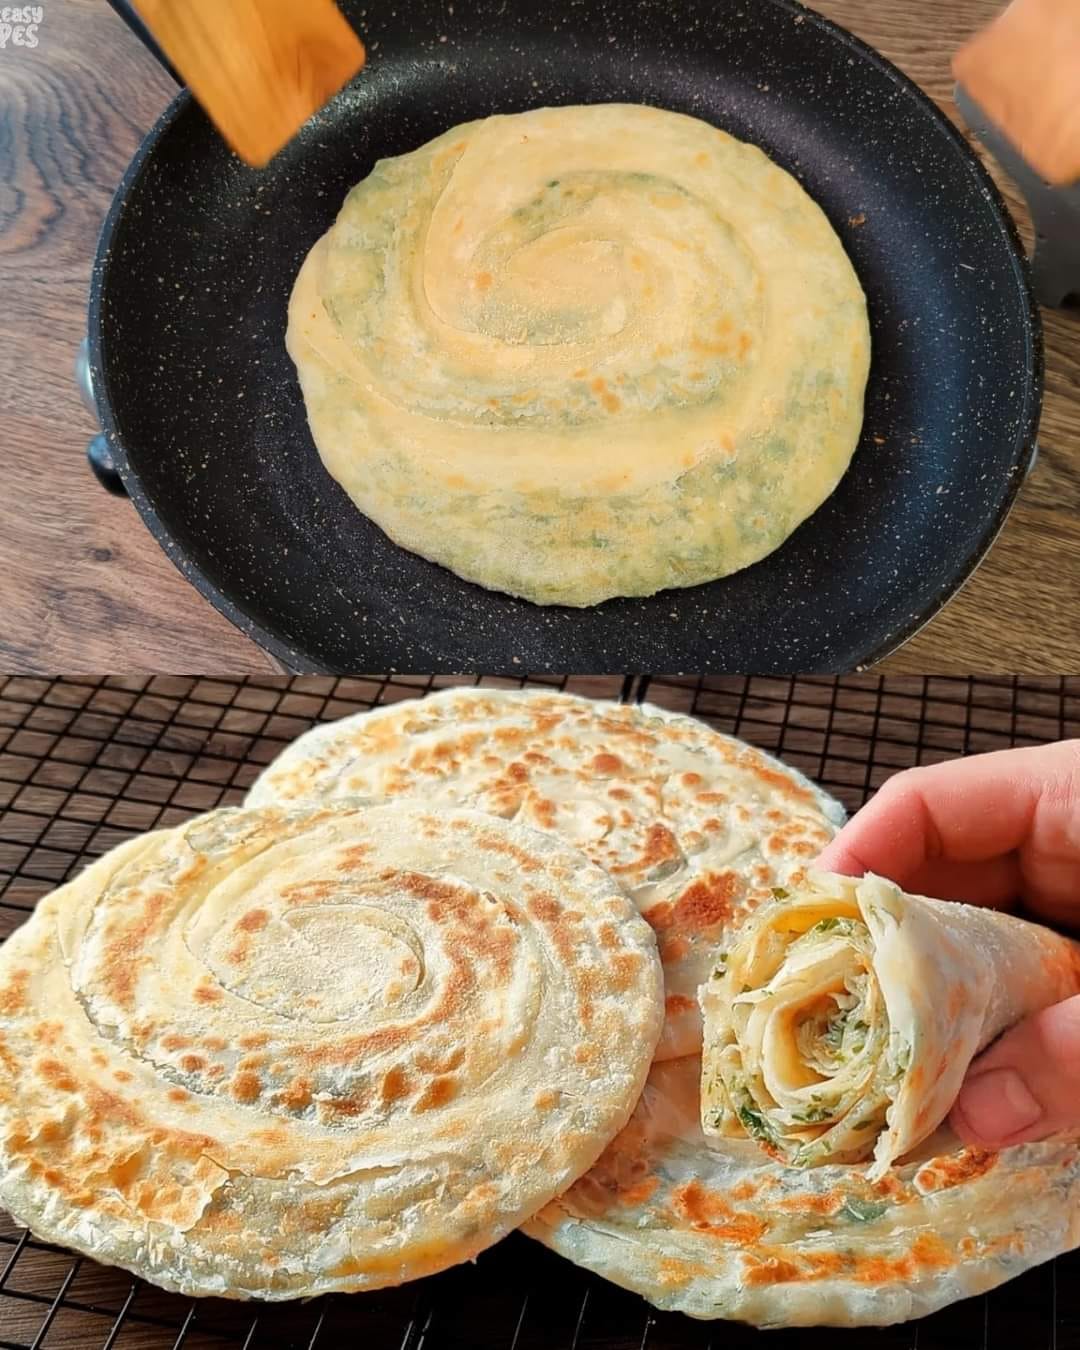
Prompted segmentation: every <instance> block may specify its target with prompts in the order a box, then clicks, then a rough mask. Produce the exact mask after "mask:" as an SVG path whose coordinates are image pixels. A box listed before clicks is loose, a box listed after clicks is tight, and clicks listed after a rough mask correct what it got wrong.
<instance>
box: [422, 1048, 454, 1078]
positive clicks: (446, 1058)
mask: <svg viewBox="0 0 1080 1350" xmlns="http://www.w3.org/2000/svg"><path fill="white" fill-rule="evenodd" d="M464 1062H465V1047H464V1046H461V1045H459V1046H458V1047H457V1049H456V1050H443V1051H441V1052H433V1051H430V1050H429V1051H427V1052H425V1051H423V1050H418V1051H417V1053H416V1067H417V1068H418V1069H421V1070H423V1072H424V1073H452V1072H453V1070H454V1069H460V1068H461V1066H462V1064H464Z"/></svg>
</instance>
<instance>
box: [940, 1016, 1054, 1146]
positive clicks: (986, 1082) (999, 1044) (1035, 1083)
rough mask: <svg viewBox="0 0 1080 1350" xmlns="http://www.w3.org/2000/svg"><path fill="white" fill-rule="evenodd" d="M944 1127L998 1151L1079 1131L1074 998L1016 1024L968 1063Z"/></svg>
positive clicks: (963, 1137)
mask: <svg viewBox="0 0 1080 1350" xmlns="http://www.w3.org/2000/svg"><path fill="white" fill-rule="evenodd" d="M950 1122H951V1124H952V1127H953V1129H954V1130H955V1131H956V1133H957V1134H958V1135H959V1136H960V1138H961V1139H963V1140H964V1141H965V1142H966V1143H969V1144H980V1145H982V1146H983V1147H989V1148H1004V1147H1005V1146H1006V1145H1008V1144H1022V1143H1026V1142H1028V1141H1030V1140H1033V1139H1045V1138H1046V1137H1047V1135H1051V1134H1054V1133H1056V1132H1057V1131H1058V1130H1069V1129H1080V994H1078V995H1076V996H1075V997H1073V998H1067V999H1066V1000H1065V1001H1064V1002H1063V1003H1056V1004H1054V1006H1053V1007H1051V1008H1044V1009H1043V1011H1042V1012H1039V1013H1035V1014H1034V1016H1032V1017H1028V1018H1026V1019H1025V1020H1024V1021H1023V1022H1020V1023H1018V1024H1017V1025H1016V1026H1015V1027H1013V1028H1012V1029H1011V1030H1010V1031H1007V1032H1005V1034H1004V1035H1003V1036H1002V1037H1001V1038H1000V1039H999V1040H997V1041H995V1042H994V1044H993V1045H992V1046H991V1047H990V1049H989V1050H987V1051H986V1052H985V1053H984V1054H982V1055H980V1056H979V1057H978V1059H976V1060H974V1061H973V1063H972V1065H971V1067H970V1068H969V1069H968V1072H967V1077H966V1078H965V1080H964V1086H963V1087H962V1088H961V1089H960V1095H959V1097H958V1098H957V1100H956V1105H955V1106H954V1107H953V1110H952V1115H951V1116H950Z"/></svg>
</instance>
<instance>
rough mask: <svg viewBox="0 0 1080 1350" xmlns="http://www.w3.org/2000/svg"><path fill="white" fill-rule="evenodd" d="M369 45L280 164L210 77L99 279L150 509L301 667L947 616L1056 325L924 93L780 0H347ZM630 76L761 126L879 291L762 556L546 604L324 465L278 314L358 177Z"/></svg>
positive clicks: (854, 654)
mask: <svg viewBox="0 0 1080 1350" xmlns="http://www.w3.org/2000/svg"><path fill="white" fill-rule="evenodd" d="M345 8H346V10H347V11H349V13H350V17H351V19H352V20H353V22H354V24H355V26H356V27H357V29H358V30H359V31H360V32H361V33H362V34H363V36H364V38H365V40H366V42H367V44H368V49H369V61H368V66H367V69H366V70H365V71H364V72H362V74H361V75H360V76H359V77H358V78H357V80H356V81H354V83H353V84H352V85H351V86H350V87H349V88H347V89H346V90H345V91H343V93H342V94H341V95H339V96H338V98H337V99H335V100H334V102H333V103H332V104H331V105H329V107H328V108H327V109H325V110H324V111H323V113H321V114H320V115H319V116H318V117H317V118H316V119H315V120H314V121H313V122H312V123H310V124H309V125H308V126H307V127H306V128H305V129H304V131H303V132H302V133H301V135H300V137H299V138H298V139H297V140H296V141H295V142H294V143H293V144H292V145H291V146H289V147H288V148H287V149H286V150H285V151H284V152H283V153H282V154H280V155H279V156H278V157H277V158H276V159H275V160H274V161H273V162H272V164H271V165H270V167H269V168H268V169H266V170H262V171H256V170H252V169H248V168H246V167H245V166H243V165H242V164H240V163H239V162H238V161H237V160H235V159H234V158H233V157H232V155H231V154H230V153H229V152H228V151H227V150H226V149H225V147H224V146H223V144H222V143H221V142H220V141H219V139H218V137H217V135H216V133H215V132H214V131H213V130H212V128H211V127H210V126H209V124H208V123H207V121H206V120H205V118H204V117H203V115H202V113H201V112H200V111H199V110H198V108H197V107H196V106H195V105H194V104H193V103H192V102H191V100H190V99H189V98H188V96H187V95H181V96H180V98H179V99H178V100H177V101H176V102H175V103H174V104H173V105H172V107H171V108H170V109H169V110H168V111H167V112H166V114H165V115H164V116H163V118H162V119H161V121H160V122H159V124H158V125H157V126H156V127H155V128H154V130H153V132H152V133H151V135H150V136H149V137H148V138H147V141H146V143H145V144H144V146H143V148H142V150H141V151H140V154H139V156H138V157H137V159H136V161H135V162H134V163H133V164H132V166H131V169H130V170H129V172H128V174H127V176H126V178H125V180H124V183H123V184H122V186H121V189H120V191H119V193H118V195H117V199H116V201H115V202H114V205H113V208H112V211H111V213H110V216H109V219H108V220H107V222H106V226H105V230H104V232H103V236H102V243H101V248H100V250H99V255H98V260H97V264H96V266H95V274H94V281H93V288H92V295H91V316H90V319H91V322H90V335H91V360H92V365H93V369H94V375H95V384H96V388H97V391H98V398H99V403H100V405H101V413H102V419H103V422H104V424H105V428H106V431H107V433H108V434H109V437H110V440H111V442H112V444H113V448H114V453H115V455H116V458H117V460H118V462H119V465H120V468H121V471H122V473H123V475H124V479H125V482H126V484H127V486H128V489H129V491H130V492H131V494H132V496H133V498H134V500H135V502H136V504H137V505H138V507H139V509H140V511H141V512H142V514H143V516H144V517H145V518H146V520H147V522H148V524H149V525H150V527H151V529H153V530H154V532H155V534H156V535H157V537H158V538H159V540H161V542H162V543H163V545H164V546H165V547H166V548H167V549H168V551H169V553H170V555H171V556H172V557H173V558H174V560H175V561H176V562H177V563H178V565H180V566H181V567H183V569H184V570H185V572H186V573H187V575H189V576H190V578H191V579H192V580H193V581H194V582H195V584H196V585H198V586H199V588H200V589H201V590H202V591H203V592H204V594H206V595H208V596H209V598H210V599H211V600H213V602H214V603H215V604H216V605H218V607H219V608H221V609H222V610H223V611H224V612H225V613H226V614H228V615H229V617H230V618H232V619H233V620H234V621H236V622H237V623H239V624H240V625H241V626H242V627H244V628H245V629H247V630H248V631H249V632H251V633H252V634H253V635H254V636H255V637H257V638H258V640H260V641H262V642H263V643H264V644H265V645H267V646H268V647H270V649H271V650H273V651H275V652H276V653H277V654H278V655H279V656H281V657H283V658H284V659H285V660H286V661H287V662H288V663H289V664H291V665H292V666H294V667H295V668H298V669H308V668H313V669H317V668H328V669H333V670H349V669H357V668H360V667H365V666H367V665H370V664H372V663H375V664H379V663H385V664H386V665H387V666H389V667H392V668H397V669H423V670H430V671H443V670H471V669H476V668H478V667H479V666H487V667H494V668H497V669H503V670H511V671H513V670H517V669H531V670H545V669H554V670H573V669H577V670H643V669H660V670H671V671H674V670H695V671H699V670H755V671H760V672H776V671H786V672H790V671H793V670H800V671H812V670H844V669H849V668H851V667H853V666H856V665H858V664H860V663H864V662H867V661H868V660H873V659H876V658H877V657H879V656H881V655H883V654H885V653H886V652H887V651H889V650H890V649H892V648H893V647H894V646H896V645H897V644H898V643H899V642H900V641H902V640H903V639H904V638H905V637H906V636H908V635H909V634H910V633H911V632H913V631H914V630H915V629H916V628H917V627H919V626H920V624H921V623H923V622H925V621H926V619H928V618H929V617H930V616H931V615H932V614H933V613H935V612H936V610H937V609H938V607H939V606H940V605H941V604H942V603H943V602H944V600H945V599H946V598H947V597H948V596H949V594H951V593H952V591H954V590H955V589H956V588H957V586H958V585H960V584H961V582H962V581H963V579H964V578H965V577H966V576H967V575H968V573H969V572H970V571H971V569H972V568H973V567H974V566H975V564H976V563H977V561H978V559H979V558H980V556H981V555H982V553H983V552H984V551H985V549H986V548H987V547H988V546H989V544H990V542H991V541H992V539H993V536H994V535H995V533H996V532H997V529H998V528H999V527H1000V525H1001V523H1002V521H1003V519H1004V516H1005V513H1006V511H1007V509H1008V506H1009V504H1010V503H1011V500H1012V498H1013V496H1014V495H1015V492H1016V490H1017V488H1018V486H1019V483H1020V481H1022V478H1023V473H1024V470H1025V468H1026V466H1027V464H1028V463H1029V461H1030V457H1031V454H1032V453H1033V447H1034V434H1035V427H1036V425H1037V419H1038V410H1039V398H1040V392H1041V374H1042V361H1041V339H1040V336H1039V327H1038V316H1037V311H1036V309H1035V307H1034V303H1033V301H1032V299H1031V295H1030V290H1029V287H1028V283H1027V273H1026V266H1025V264H1024V261H1023V256H1022V253H1021V251H1020V246H1019V242H1018V240H1017V237H1016V233H1015V230H1014V228H1013V227H1012V224H1011V222H1010V221H1009V219H1008V217H1007V216H1006V214H1005V211H1004V207H1003V205H1002V203H1001V201H1000V198H999V197H998V195H997V193H996V191H995V190H994V188H993V186H992V184H991V182H990V179H989V178H988V176H987V175H986V174H985V173H984V171H983V170H982V169H981V167H980V166H979V165H978V164H977V162H976V160H975V159H974V157H973V155H972V154H971V152H970V151H969V150H968V148H967V146H966V145H965V144H964V142H963V140H962V138H961V137H960V136H959V135H958V134H957V133H956V132H955V131H954V130H953V129H952V128H951V127H950V126H949V124H948V123H947V121H946V120H945V119H944V118H943V117H942V116H941V115H940V114H939V113H938V112H937V111H936V110H935V109H934V108H933V106H932V105H931V104H930V102H929V101H928V100H927V99H926V98H925V97H924V96H923V95H922V94H921V93H920V92H919V91H918V90H917V89H916V88H915V87H914V86H913V85H912V84H910V82H908V81H907V80H905V79H904V78H903V77H902V76H900V75H899V74H898V73H897V72H896V71H895V70H894V69H893V68H892V67H891V66H889V65H888V64H887V63H886V62H884V61H883V60H882V59H881V58H880V57H877V56H876V55H874V54H873V53H871V52H870V51H869V50H868V49H867V48H865V47H864V46H863V45H862V44H860V43H858V42H856V41H855V40H854V39H852V38H850V37H849V36H848V35H847V34H844V33H842V32H841V31H840V30H838V29H836V28H834V27H833V26H832V25H830V24H827V23H826V22H825V21H824V20H822V19H820V18H819V17H818V16H816V15H813V14H812V13H811V12H810V11H807V10H803V9H801V8H800V7H798V6H796V5H794V4H791V3H788V0H757V3H754V4H747V3H745V0H622V3H618V2H614V0H586V3H567V4H565V5H562V6H558V7H555V8H550V7H546V6H541V5H537V4H535V3H534V2H533V0H473V2H472V3H469V4H461V3H455V4H453V5H447V4H445V3H442V2H441V0H438V2H437V0H409V3H408V4H407V5H404V4H399V5H398V7H397V8H396V9H394V8H392V7H390V6H387V5H372V6H370V7H369V8H366V9H361V8H360V7H359V6H355V5H353V6H349V5H346V6H345ZM602 101H630V102H639V103H651V104H655V105H658V106H663V107H667V108H672V109H675V110H678V111H681V112H686V113H690V114H693V115H695V116H699V117H702V118H704V119H705V120H707V121H709V122H712V123H714V124H716V125H718V126H721V127H723V128H725V129H726V130H728V131H730V132H732V133H733V134H734V135H736V136H739V137H742V138H744V139H747V140H752V141H755V142H757V143H758V144H759V145H761V146H763V147H764V148H765V149H766V150H767V151H768V152H769V153H770V154H771V155H772V156H773V157H774V158H775V159H776V160H777V161H778V162H779V163H780V164H782V165H783V166H784V167H785V168H787V169H788V170H790V171H791V172H792V173H794V174H795V175H796V176H797V177H798V178H799V179H800V180H801V181H802V182H803V184H804V185H805V187H806V188H807V189H808V191H809V192H810V193H811V194H812V195H813V196H814V197H815V198H816V200H817V201H818V202H819V203H820V204H821V205H822V207H823V208H824V209H825V211H826V213H827V214H828V216H829V218H830V220H831V221H832V223H833V225H834V226H835V227H836V229H837V230H838V232H839V234H840V236H841V238H842V239H843V241H844V244H845V247H846V248H847V249H848V251H849V253H850V255H851V258H852V260H853V262H854V264H855V267H856V269H857V270H858V272H859V275H860V278H861V280H862V283H863V286H864V288H865V290H866V292H867V296H868V299H869V304H870V314H871V322H872V328H873V342H874V350H873V362H872V370H871V377H870V384H869V389H868V397H867V412H866V422H865V426H864V431H863V436H862V441H861V443H860V446H859V449H858V451H857V453H856V456H855V459H854V461H853V463H852V466H851V468H850V470H849V471H848V473H847V475H846V476H845V478H844V479H843V481H842V482H841V484H840V487H839V488H838V490H837V491H836V493H835V494H834V495H833V497H832V498H831V499H830V500H829V501H828V502H827V503H826V504H825V505H824V506H823V507H822V508H821V509H820V510H819V511H818V512H817V513H816V514H815V515H814V516H813V517H812V518H811V519H810V520H809V521H808V522H806V523H805V524H804V525H803V526H802V527H801V528H800V529H799V530H798V531H797V532H796V533H795V534H794V535H793V536H792V537H791V538H790V539H789V540H788V541H787V543H786V544H785V545H784V546H783V547H782V548H781V549H780V550H778V551H777V552H776V553H774V554H772V555H771V556H770V557H769V558H767V559H765V560H764V561H762V562H760V563H758V564H756V565H755V566H754V567H751V568H749V569H747V570H746V571H743V572H740V573H737V574H736V575H734V576H732V577H728V578H724V579H722V580H720V581H716V582H713V583H710V584H709V585H705V586H698V587H695V588H693V589H690V590H686V591H665V592H663V593H662V594H660V595H658V596H655V597H653V598H651V599H647V600H614V601H609V602H608V603H606V604H604V605H602V606H600V607H598V608H595V609H593V610H585V611H580V610H568V609H542V608H538V607H535V606H532V605H529V604H527V603H525V602H523V601H518V600H513V599H511V598H510V597H507V596H503V595H498V594H494V593H490V592H487V591H484V590H483V589H482V588H480V587H477V586H474V585H471V584H470V583H467V582H464V581H461V580H459V579H458V578H457V577H455V576H454V575H452V574H451V573H450V572H447V571H445V570H443V569H442V568H440V567H437V566H436V565H434V564H431V563H428V562H425V561H423V560H422V559H420V558H418V557H415V556H414V555H412V554H409V553H406V552H404V551H402V550H400V549H398V548H397V547H395V546H394V545H393V544H391V543H390V542H389V540H388V539H386V537H385V536H384V535H383V534H382V533H381V532H380V531H379V530H378V529H377V528H376V527H375V526H374V525H373V524H371V523H370V522H369V521H367V520H366V519H365V518H364V517H363V516H361V515H360V514H359V512H357V511H356V509H355V508H354V507H353V506H352V505H351V503H350V502H349V501H348V499H347V498H346V496H345V494H344V493H343V492H342V490H341V489H340V488H339V487H338V486H337V485H336V484H335V483H334V482H333V481H332V480H331V479H330V478H329V476H328V475H327V474H326V473H325V472H324V471H323V469H322V467H321V465H320V463H319V460H318V457H317V454H316V452H315V449H314V446H313V444H312V442H311V438H310V435H309V432H308V429H307V423H306V419H305V416H304V410H303V405H302V402H301V398H300V393H299V389H298V386H297V383H296V380H295V376H294V373H293V369H292V365H291V363H290V361H289V359H288V357H287V355H286V352H285V348H284V343H283V338H284V330H285V312H286V303H287V300H288V295H289V291H290V288H291V285H292V282H293V279H294V277H295V275H296V271H297V269H298V267H299V265H300V262H301V260H302V258H303V256H304V254H305V252H306V251H307V249H308V248H309V247H310V246H311V244H312V243H313V242H314V240H315V239H316V238H317V237H318V236H319V235H320V234H321V233H322V232H323V231H324V230H325V229H327V227H328V226H329V225H330V223H331V222H332V220H333V218H334V216H335V214H336V212H337V210H338V208H339V206H340V204H341V201H342V198H343V197H344V195H345V193H346V191H347V190H348V189H349V188H350V187H351V186H352V185H353V184H354V183H355V182H357V181H358V180H359V179H360V178H362V177H363V176H364V175H365V174H366V173H368V171H369V170H370V169H371V167H372V165H373V164H374V162H375V161H376V160H377V159H379V158H380V157H383V156H386V155H394V154H400V153H402V152H404V151H407V150H410V149H413V148H415V147H416V146H418V145H420V144H421V143H423V142H424V141H426V140H428V139H429V138H430V137H432V136H434V135H436V134H438V133H439V132H441V131H443V130H445V129H446V128H447V127H449V126H451V125H453V124H455V123H457V122H462V121H465V120H468V119H470V118H475V117H482V116H485V115H488V114H490V113H495V112H511V111H518V110H521V109H525V108H530V107H535V106H539V105H543V104H563V103H579V102H581V103H584V102H602Z"/></svg>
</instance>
